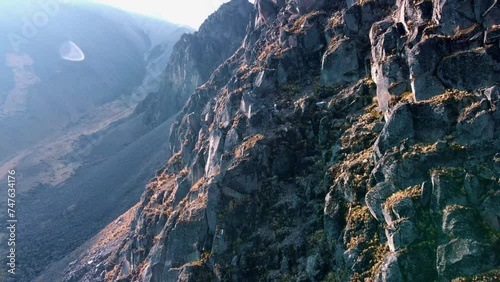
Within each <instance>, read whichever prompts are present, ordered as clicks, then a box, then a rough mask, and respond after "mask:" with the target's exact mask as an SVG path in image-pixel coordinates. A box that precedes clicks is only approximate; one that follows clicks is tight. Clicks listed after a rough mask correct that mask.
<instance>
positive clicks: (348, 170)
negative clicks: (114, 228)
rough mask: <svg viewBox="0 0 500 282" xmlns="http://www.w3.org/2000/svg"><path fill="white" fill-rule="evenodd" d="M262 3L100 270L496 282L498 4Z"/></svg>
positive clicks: (133, 274) (192, 106)
mask: <svg viewBox="0 0 500 282" xmlns="http://www.w3.org/2000/svg"><path fill="white" fill-rule="evenodd" d="M232 2H233V4H236V3H239V4H240V5H242V4H243V2H244V1H236V0H234V1H232ZM255 7H256V9H257V13H256V15H255V17H254V18H253V20H252V22H251V24H250V25H249V26H248V29H247V34H246V37H245V38H244V40H243V42H242V44H241V47H240V48H239V49H238V50H237V51H236V52H235V53H234V54H233V55H232V56H230V57H229V58H228V59H227V60H226V61H225V62H224V63H223V64H221V65H220V66H219V67H218V68H217V69H216V70H215V72H214V73H213V74H212V75H211V76H210V78H209V79H208V81H207V82H206V83H205V84H203V86H201V87H200V88H198V89H197V90H196V91H194V92H193V94H192V95H191V96H190V98H189V100H188V102H187V103H186V105H185V106H184V108H183V109H182V111H181V114H180V115H179V117H178V118H177V121H176V122H175V124H174V126H173V128H172V131H171V136H170V147H171V149H172V152H174V153H175V154H174V156H173V157H172V158H171V159H170V160H169V162H168V164H166V165H165V167H164V169H162V170H161V171H160V172H159V173H157V176H156V177H155V178H154V179H153V180H152V181H151V182H150V183H149V184H148V186H147V188H146V191H145V192H144V194H143V195H142V198H141V202H140V203H139V205H138V207H137V211H136V213H135V214H136V215H135V218H134V220H131V221H129V223H128V225H127V228H129V230H130V231H129V232H128V233H126V234H125V235H123V236H121V237H120V236H119V237H118V238H117V239H114V240H116V241H117V242H119V243H118V244H116V245H118V247H116V248H115V249H114V252H113V254H112V255H110V256H109V257H106V258H102V257H100V256H99V252H98V251H95V253H94V256H93V257H92V263H95V261H96V260H97V261H98V264H97V266H96V268H95V269H94V268H92V270H91V271H89V272H88V273H87V275H90V276H88V277H93V279H95V280H94V281H97V280H99V279H101V280H104V279H106V280H110V281H115V280H117V281H451V280H454V281H494V280H498V279H499V276H500V269H499V261H498V259H499V258H498V254H499V253H500V241H499V238H500V237H499V236H500V233H499V228H500V226H499V216H500V213H499V211H500V191H499V188H500V178H499V176H500V155H499V153H498V152H499V151H500V143H499V142H500V141H499V140H500V111H499V110H498V106H499V101H500V100H499V98H500V97H499V96H500V88H499V86H498V84H499V75H498V74H499V71H500V50H499V48H500V40H499V39H500V37H499V34H500V27H499V25H498V24H499V19H500V17H499V13H500V7H499V5H498V3H497V1H493V0H483V1H475V0H460V1H447V0H433V1H412V0H384V1H352V0H351V1H325V0H316V1H315V0H298V1H292V0H257V1H256V3H255ZM214 32H215V31H214ZM174 56H175V55H174ZM200 78H201V77H200ZM108 240H109V238H108ZM95 245H96V246H98V245H99V243H96V244H95ZM80 263H81V264H83V263H85V262H84V261H81V262H80ZM72 274H74V272H71V270H70V272H69V275H68V277H67V279H68V280H72V279H75V276H71V275H72Z"/></svg>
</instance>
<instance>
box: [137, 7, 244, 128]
mask: <svg viewBox="0 0 500 282" xmlns="http://www.w3.org/2000/svg"><path fill="white" fill-rule="evenodd" d="M252 10H253V7H252V5H251V4H250V3H249V2H248V1H246V0H241V1H231V2H229V3H226V4H224V5H222V6H221V8H220V9H219V10H218V11H216V12H215V13H214V14H212V15H211V16H210V17H209V18H208V19H207V20H205V22H204V23H203V24H202V25H201V27H200V30H199V31H197V32H195V33H193V34H184V35H183V36H182V38H181V39H180V40H179V41H178V42H177V43H176V45H175V46H174V49H173V52H172V54H171V56H170V59H169V62H168V63H167V66H166V68H165V70H164V71H163V75H162V76H161V82H160V87H159V90H158V91H156V92H154V93H152V94H150V95H149V96H148V97H147V98H146V99H145V100H144V101H143V102H142V103H141V104H140V105H139V106H138V107H137V110H136V113H138V114H140V113H144V121H145V123H147V124H150V126H152V127H155V126H157V125H159V124H161V123H162V122H164V121H165V120H167V119H168V118H170V117H171V116H173V115H175V114H176V113H178V112H179V111H180V109H181V108H182V106H183V105H184V103H185V102H186V100H187V99H188V98H189V96H190V95H191V94H192V93H193V92H194V90H195V89H196V88H197V87H198V86H200V85H201V84H202V83H204V82H205V81H207V79H208V78H209V77H210V75H211V74H212V72H213V71H214V70H215V69H216V68H217V67H218V66H219V65H220V64H221V63H222V62H224V60H226V59H227V58H228V57H229V56H230V55H231V54H233V53H234V51H235V50H236V49H237V48H238V47H239V46H240V45H241V41H242V40H243V37H244V36H245V30H246V27H247V25H248V22H249V21H250V18H251V17H252V16H253V15H252Z"/></svg>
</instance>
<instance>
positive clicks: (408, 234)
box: [385, 219, 418, 252]
mask: <svg viewBox="0 0 500 282" xmlns="http://www.w3.org/2000/svg"><path fill="white" fill-rule="evenodd" d="M385 236H386V237H387V245H389V249H390V250H391V252H396V251H398V250H400V249H402V248H405V247H407V246H408V245H410V244H411V243H413V241H415V239H417V237H418V230H417V228H416V227H415V224H413V222H411V221H410V220H406V219H403V220H399V221H395V222H393V223H392V224H391V225H389V226H387V228H386V229H385Z"/></svg>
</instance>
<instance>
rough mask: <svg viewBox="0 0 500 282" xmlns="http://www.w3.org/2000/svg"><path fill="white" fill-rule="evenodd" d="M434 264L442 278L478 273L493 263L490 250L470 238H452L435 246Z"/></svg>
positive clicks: (492, 255)
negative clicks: (435, 257) (435, 258)
mask: <svg viewBox="0 0 500 282" xmlns="http://www.w3.org/2000/svg"><path fill="white" fill-rule="evenodd" d="M436 255H437V261H436V266H437V270H438V274H439V276H440V277H441V279H442V280H451V279H452V278H456V277H461V276H466V275H471V274H474V273H480V272H482V271H483V270H485V269H488V268H490V267H491V266H492V264H493V263H494V253H493V252H492V250H491V249H490V248H489V247H488V246H486V245H483V244H481V243H479V242H477V241H474V240H472V239H453V240H451V241H450V242H449V243H447V244H444V245H440V246H439V247H438V248H437V254H436Z"/></svg>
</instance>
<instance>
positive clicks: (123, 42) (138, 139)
mask: <svg viewBox="0 0 500 282" xmlns="http://www.w3.org/2000/svg"><path fill="white" fill-rule="evenodd" d="M40 3H41V2H40ZM40 3H38V4H40ZM44 3H45V2H44ZM38 4H36V3H24V4H23V3H21V4H19V5H14V6H11V7H7V8H6V6H8V5H10V2H9V3H7V2H2V3H0V6H1V8H2V9H0V14H1V15H2V25H1V27H0V30H1V31H2V34H5V35H6V36H4V37H2V40H1V41H0V51H1V52H0V55H1V56H2V58H3V60H5V64H3V63H2V66H1V67H0V75H1V77H0V79H1V82H2V83H1V85H2V89H1V90H0V111H1V114H0V129H2V131H5V132H10V134H8V135H6V136H5V138H3V139H2V140H1V141H0V156H1V157H0V159H1V160H0V176H2V177H3V176H4V175H5V174H6V172H7V170H10V169H13V168H15V169H16V171H17V172H18V176H19V177H18V179H17V181H18V186H17V187H18V189H17V193H18V194H17V198H16V200H17V201H18V202H19V203H20V205H19V211H18V216H19V218H20V226H19V229H18V230H19V234H18V236H19V240H21V241H22V242H26V243H25V244H20V245H19V248H18V252H19V254H21V257H20V258H19V260H18V263H19V265H20V266H21V269H20V273H18V276H17V280H16V281H31V280H32V278H33V277H35V276H36V275H37V274H38V273H39V272H40V271H42V270H43V269H44V268H45V267H46V266H47V264H49V263H50V262H51V261H53V260H57V259H59V258H60V257H61V256H64V255H66V254H67V253H69V252H70V251H72V250H73V249H74V248H76V247H78V246H79V245H80V244H82V243H83V242H85V240H87V239H88V238H90V237H92V236H93V235H95V234H96V233H97V231H98V230H100V229H101V228H102V227H104V226H105V225H106V224H108V223H109V221H111V220H112V219H113V218H115V217H116V216H118V215H120V214H121V213H123V212H124V211H126V210H127V209H129V208H130V207H131V206H133V205H134V204H135V203H136V201H137V199H139V196H140V193H141V190H142V189H141V188H140V187H142V186H144V185H145V184H146V183H147V181H148V179H150V178H151V177H152V176H153V175H154V170H156V169H157V168H158V167H161V166H162V165H163V163H164V161H165V159H168V158H169V156H170V155H169V151H168V147H167V146H166V145H165V143H164V140H166V139H167V138H168V132H169V130H168V129H169V125H170V123H168V121H165V122H164V123H162V124H160V125H159V126H158V127H157V128H155V129H154V130H153V129H150V128H148V127H146V126H145V125H144V123H143V122H142V116H134V115H133V113H134V109H135V107H136V106H137V104H138V103H139V102H140V101H141V100H142V99H144V97H145V96H146V95H147V94H148V93H149V92H150V91H154V90H157V88H155V87H154V85H153V84H154V82H155V81H156V80H158V75H159V73H160V72H161V71H159V69H160V68H161V70H162V68H163V67H164V66H165V64H166V60H167V59H168V58H169V55H170V54H171V52H172V48H173V45H174V43H175V42H176V41H177V40H178V39H179V38H180V37H181V35H182V34H184V33H185V32H190V31H192V30H191V29H189V28H186V27H180V26H177V25H174V24H171V23H168V22H161V21H158V20H152V19H149V18H145V17H144V16H139V15H131V14H128V13H126V12H123V11H121V10H117V9H114V8H110V7H107V6H100V5H90V4H89V5H85V4H71V3H68V4H62V3H60V6H58V9H56V10H53V11H51V13H49V12H48V11H47V10H45V9H42V8H43V7H42V6H39V5H38ZM42 4H43V3H42ZM40 5H41V4H40ZM41 12H43V13H46V15H47V16H48V22H47V24H46V25H43V26H40V25H36V26H35V27H36V28H37V31H36V32H35V34H34V35H32V36H29V37H27V35H26V33H25V31H26V29H27V27H26V26H27V25H28V24H29V23H26V22H25V21H23V19H27V20H28V21H29V20H32V19H33V15H40V13H41ZM161 29H163V31H160V30H161ZM152 30H154V31H155V32H154V33H152ZM14 35H16V36H25V37H26V40H25V41H23V42H22V44H20V45H19V46H17V47H18V48H16V46H15V44H14V45H13V44H11V43H12V42H10V40H9V38H11V37H12V36H14ZM4 40H5V41H4ZM70 41H71V42H73V44H75V45H77V46H78V48H79V49H81V50H82V51H83V53H84V55H85V58H84V60H83V61H82V60H80V58H76V57H74V58H73V59H72V58H68V53H66V54H63V53H60V47H61V46H66V47H67V46H68V45H70V44H69V43H68V42H70ZM153 53H154V55H153ZM63 55H64V56H65V57H66V58H67V59H69V60H67V59H63V57H64V56H63ZM4 86H5V87H4ZM130 171H135V172H136V173H134V174H130ZM110 194H112V195H114V196H113V197H109V195H110ZM23 203H24V205H23ZM0 206H1V207H5V208H6V202H2V203H1V204H0ZM76 215H79V216H76ZM0 218H2V219H5V214H4V215H0ZM21 221H22V222H21ZM54 230H58V231H57V232H56V233H57V234H58V235H57V236H56V237H57V239H54V234H55V232H54ZM4 236H6V234H5V232H4V231H2V232H0V237H1V238H5V237H4ZM4 247H5V246H4Z"/></svg>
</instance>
